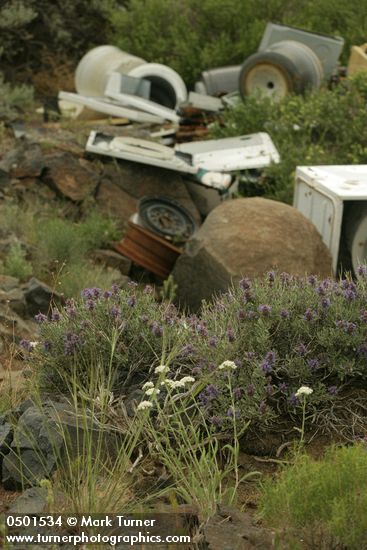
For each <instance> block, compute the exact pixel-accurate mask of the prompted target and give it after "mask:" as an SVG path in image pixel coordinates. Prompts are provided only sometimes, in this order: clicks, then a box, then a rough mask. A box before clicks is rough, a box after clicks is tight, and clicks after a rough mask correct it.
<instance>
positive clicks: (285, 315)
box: [280, 309, 289, 319]
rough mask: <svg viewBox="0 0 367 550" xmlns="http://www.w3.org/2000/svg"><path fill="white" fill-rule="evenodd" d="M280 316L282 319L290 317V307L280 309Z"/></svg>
mask: <svg viewBox="0 0 367 550" xmlns="http://www.w3.org/2000/svg"><path fill="white" fill-rule="evenodd" d="M280 316H281V318H282V319H289V311H288V309H282V310H281V311H280Z"/></svg>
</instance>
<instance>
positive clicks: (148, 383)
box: [142, 382, 154, 390]
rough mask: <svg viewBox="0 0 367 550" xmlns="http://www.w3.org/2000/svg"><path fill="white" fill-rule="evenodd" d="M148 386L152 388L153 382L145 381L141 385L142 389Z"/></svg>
mask: <svg viewBox="0 0 367 550" xmlns="http://www.w3.org/2000/svg"><path fill="white" fill-rule="evenodd" d="M148 388H154V384H153V382H145V384H144V385H143V387H142V389H143V390H147V389H148Z"/></svg>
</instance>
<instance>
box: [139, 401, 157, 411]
mask: <svg viewBox="0 0 367 550" xmlns="http://www.w3.org/2000/svg"><path fill="white" fill-rule="evenodd" d="M152 407H153V403H151V402H150V401H142V402H141V403H139V405H138V406H137V410H138V411H145V410H146V409H151V408H152Z"/></svg>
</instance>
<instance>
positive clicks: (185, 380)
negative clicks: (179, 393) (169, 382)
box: [180, 376, 195, 385]
mask: <svg viewBox="0 0 367 550" xmlns="http://www.w3.org/2000/svg"><path fill="white" fill-rule="evenodd" d="M180 382H181V384H183V385H185V384H189V383H191V382H195V378H194V377H193V376H184V377H183V378H181V380H180Z"/></svg>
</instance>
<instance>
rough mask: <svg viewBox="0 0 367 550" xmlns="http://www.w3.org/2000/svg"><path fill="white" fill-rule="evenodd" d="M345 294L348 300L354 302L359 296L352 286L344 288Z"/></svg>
mask: <svg viewBox="0 0 367 550" xmlns="http://www.w3.org/2000/svg"><path fill="white" fill-rule="evenodd" d="M343 296H344V298H345V299H346V300H348V302H352V301H353V300H355V299H356V298H357V293H356V292H355V291H354V290H352V289H351V288H347V290H344V292H343Z"/></svg>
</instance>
